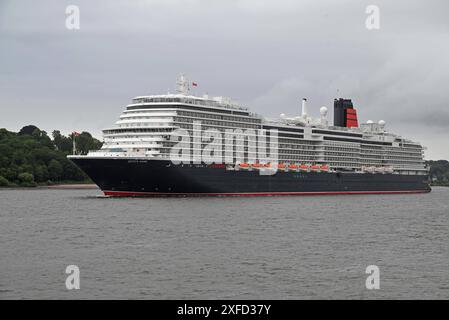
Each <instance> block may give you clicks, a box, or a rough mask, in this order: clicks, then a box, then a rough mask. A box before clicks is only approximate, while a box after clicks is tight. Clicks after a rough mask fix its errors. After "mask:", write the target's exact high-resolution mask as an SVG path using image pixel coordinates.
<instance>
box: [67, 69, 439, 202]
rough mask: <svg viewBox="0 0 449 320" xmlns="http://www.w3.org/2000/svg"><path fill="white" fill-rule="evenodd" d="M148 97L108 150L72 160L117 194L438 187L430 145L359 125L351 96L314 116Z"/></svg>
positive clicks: (180, 96)
mask: <svg viewBox="0 0 449 320" xmlns="http://www.w3.org/2000/svg"><path fill="white" fill-rule="evenodd" d="M177 85H178V87H177V93H176V94H165V95H150V96H140V97H136V98H134V99H133V101H132V103H131V104H129V105H128V106H126V109H125V110H124V112H123V114H122V115H121V116H120V119H119V120H118V121H117V122H116V125H115V126H114V127H112V128H107V129H105V130H103V134H104V144H103V146H102V148H101V149H100V150H97V151H90V152H89V153H88V154H87V155H73V156H69V159H70V160H71V161H73V162H74V163H75V164H76V165H77V166H79V167H80V168H81V169H82V170H83V171H84V172H85V173H86V174H87V175H88V176H89V177H90V178H91V179H92V180H93V181H94V182H95V183H96V184H97V185H98V186H99V187H100V188H101V190H102V191H103V192H104V194H105V195H108V196H166V195H200V196H201V195H223V196H226V195H230V196H245V195H250V196H256V195H262V196H265V195H318V194H380V193H423V192H429V191H430V187H429V176H428V168H427V167H426V166H425V162H424V158H423V157H424V155H423V149H424V148H423V147H422V146H421V144H419V143H417V142H413V141H411V140H409V139H405V138H403V137H401V136H399V135H396V134H393V133H390V132H389V131H387V130H386V124H385V121H383V120H380V121H378V122H373V121H370V120H369V121H367V122H366V123H363V124H361V125H360V126H359V123H358V119H357V112H356V109H355V108H354V107H353V104H352V101H351V100H349V99H341V98H340V99H335V100H334V123H333V125H332V126H331V125H329V123H328V120H327V111H328V110H327V108H326V107H321V108H320V114H321V117H320V118H319V119H313V118H312V117H310V116H309V114H308V111H307V102H306V99H303V103H302V110H301V115H300V116H296V117H286V116H285V115H283V114H281V116H280V118H279V119H275V120H273V119H272V120H269V119H265V118H263V117H261V116H259V115H257V114H255V113H252V112H250V111H249V110H247V109H246V108H243V107H241V106H239V105H237V104H235V103H233V102H232V101H231V100H230V99H227V98H223V97H209V96H207V95H204V96H202V97H199V96H194V95H191V94H190V93H189V86H190V83H189V82H188V81H187V79H186V78H185V77H184V76H181V77H180V78H179V79H178V82H177Z"/></svg>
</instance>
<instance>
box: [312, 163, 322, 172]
mask: <svg viewBox="0 0 449 320" xmlns="http://www.w3.org/2000/svg"><path fill="white" fill-rule="evenodd" d="M310 169H312V171H318V170H320V166H317V165H316V164H314V165H313V166H310Z"/></svg>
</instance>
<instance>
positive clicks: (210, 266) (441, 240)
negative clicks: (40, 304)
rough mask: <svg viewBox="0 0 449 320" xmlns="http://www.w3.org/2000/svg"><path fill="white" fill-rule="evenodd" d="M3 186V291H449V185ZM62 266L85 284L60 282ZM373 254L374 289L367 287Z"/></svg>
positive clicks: (200, 294) (86, 294)
mask: <svg viewBox="0 0 449 320" xmlns="http://www.w3.org/2000/svg"><path fill="white" fill-rule="evenodd" d="M99 194H100V191H99V190H52V189H35V190H0V299H16V298H19V299H35V298H39V299H88V298H89V299H109V298H111V299H115V298H117V299H129V298H133V299H183V298H186V299H319V298H324V299H379V298H386V299H390V298H391V299H403V298H410V299H413V298H418V299H431V298H435V299H449V188H434V189H433V191H432V192H431V193H430V194H409V195H343V196H303V197H243V198H232V197H230V198H149V199H135V198H124V199H112V198H98V197H97V195H99ZM68 265H76V266H78V267H79V270H80V289H79V290H67V289H66V285H65V281H66V277H67V276H68V275H67V274H66V273H65V270H66V267H67V266H68ZM368 265H376V266H378V267H379V270H380V289H379V290H367V289H366V287H365V281H366V278H367V277H368V275H367V274H366V273H365V270H366V267H367V266H368Z"/></svg>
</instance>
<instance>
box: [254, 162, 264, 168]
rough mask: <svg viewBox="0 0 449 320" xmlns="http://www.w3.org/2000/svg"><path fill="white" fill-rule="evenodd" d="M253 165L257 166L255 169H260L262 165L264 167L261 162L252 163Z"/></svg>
mask: <svg viewBox="0 0 449 320" xmlns="http://www.w3.org/2000/svg"><path fill="white" fill-rule="evenodd" d="M252 167H253V168H255V169H260V168H261V167H263V165H262V164H260V163H254V164H253V165H252Z"/></svg>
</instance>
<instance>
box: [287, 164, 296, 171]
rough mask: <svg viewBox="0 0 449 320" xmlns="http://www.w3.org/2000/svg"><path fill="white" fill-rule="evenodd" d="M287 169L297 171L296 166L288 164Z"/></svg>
mask: <svg viewBox="0 0 449 320" xmlns="http://www.w3.org/2000/svg"><path fill="white" fill-rule="evenodd" d="M288 168H289V169H292V170H296V169H298V166H297V165H296V164H290V165H289V166H288Z"/></svg>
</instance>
